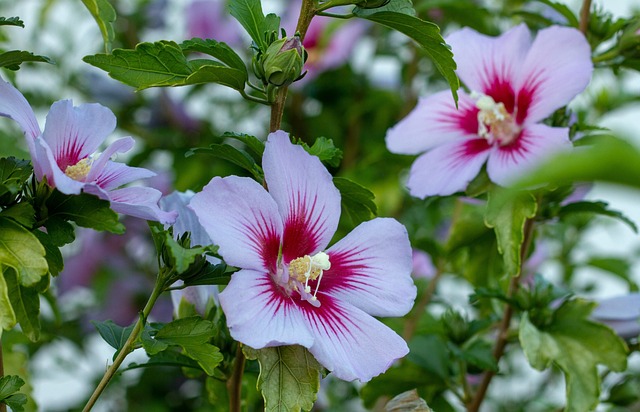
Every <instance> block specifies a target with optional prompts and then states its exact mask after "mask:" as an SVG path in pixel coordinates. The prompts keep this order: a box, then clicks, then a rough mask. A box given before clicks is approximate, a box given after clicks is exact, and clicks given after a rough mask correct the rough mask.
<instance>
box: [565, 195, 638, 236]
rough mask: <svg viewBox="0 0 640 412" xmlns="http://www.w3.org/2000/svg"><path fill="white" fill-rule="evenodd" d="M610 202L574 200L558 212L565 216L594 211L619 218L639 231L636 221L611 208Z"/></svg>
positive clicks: (636, 231)
mask: <svg viewBox="0 0 640 412" xmlns="http://www.w3.org/2000/svg"><path fill="white" fill-rule="evenodd" d="M607 206H609V204H608V203H607V202H602V201H596V202H588V201H583V202H574V203H569V204H568V205H566V206H563V207H562V208H561V209H560V211H559V212H558V216H559V217H563V216H566V215H569V214H572V213H593V214H597V215H603V216H609V217H612V218H615V219H618V220H620V221H622V222H624V223H626V224H627V226H629V227H630V228H631V230H633V231H634V232H635V233H638V226H636V224H635V222H634V221H633V220H631V219H629V218H628V217H627V216H625V215H624V214H623V213H622V212H619V211H617V210H611V209H609V208H607Z"/></svg>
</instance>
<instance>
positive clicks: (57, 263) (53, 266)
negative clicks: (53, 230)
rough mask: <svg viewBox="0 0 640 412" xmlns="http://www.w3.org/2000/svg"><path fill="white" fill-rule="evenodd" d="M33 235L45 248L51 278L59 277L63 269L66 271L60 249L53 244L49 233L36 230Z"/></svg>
mask: <svg viewBox="0 0 640 412" xmlns="http://www.w3.org/2000/svg"><path fill="white" fill-rule="evenodd" d="M32 233H33V234H34V235H36V237H37V238H38V240H39V241H40V244H41V245H42V246H43V247H44V250H45V259H47V266H48V267H49V273H51V276H58V275H59V274H60V272H62V269H64V261H63V259H62V253H60V249H58V247H57V246H56V245H55V244H54V243H53V241H52V240H51V236H50V235H49V234H48V233H45V232H43V231H41V230H38V229H36V230H34V231H33V232H32Z"/></svg>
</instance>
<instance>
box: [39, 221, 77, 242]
mask: <svg viewBox="0 0 640 412" xmlns="http://www.w3.org/2000/svg"><path fill="white" fill-rule="evenodd" d="M44 227H46V228H47V233H48V234H49V238H50V239H51V242H52V243H53V244H54V245H56V246H58V247H60V246H64V245H66V244H68V243H71V242H73V241H74V240H75V239H76V234H75V230H74V228H73V225H72V224H71V223H69V222H67V221H66V220H63V219H61V218H59V217H56V216H49V218H48V219H47V220H46V221H45V222H44Z"/></svg>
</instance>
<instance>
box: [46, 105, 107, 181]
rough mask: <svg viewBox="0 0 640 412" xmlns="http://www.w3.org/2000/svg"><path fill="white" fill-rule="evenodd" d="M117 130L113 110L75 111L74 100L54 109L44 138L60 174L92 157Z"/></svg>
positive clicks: (88, 107) (80, 108)
mask: <svg viewBox="0 0 640 412" xmlns="http://www.w3.org/2000/svg"><path fill="white" fill-rule="evenodd" d="M115 127H116V117H115V116H114V115H113V113H112V112H111V110H109V109H107V108H106V107H104V106H102V105H99V104H97V103H87V104H82V105H80V106H78V107H74V106H73V103H72V102H71V100H60V101H58V102H55V103H54V104H53V105H51V110H49V114H47V123H46V124H45V128H44V132H43V134H42V137H43V138H44V140H45V141H46V142H47V144H48V145H49V147H50V148H51V151H52V152H53V156H54V158H55V159H56V161H57V163H58V166H60V169H61V170H65V169H66V168H67V166H70V165H75V164H76V163H78V161H79V160H81V159H83V158H85V157H87V156H89V155H91V154H93V153H94V152H95V151H96V150H97V149H98V147H99V146H100V144H102V142H104V140H105V139H106V138H107V136H108V135H109V134H110V133H111V132H113V130H114V129H115Z"/></svg>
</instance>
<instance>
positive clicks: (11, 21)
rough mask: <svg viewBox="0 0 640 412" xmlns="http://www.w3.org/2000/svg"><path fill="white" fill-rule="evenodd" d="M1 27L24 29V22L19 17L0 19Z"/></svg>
mask: <svg viewBox="0 0 640 412" xmlns="http://www.w3.org/2000/svg"><path fill="white" fill-rule="evenodd" d="M0 26H18V27H23V28H24V22H23V21H22V20H20V18H19V17H0Z"/></svg>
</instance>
